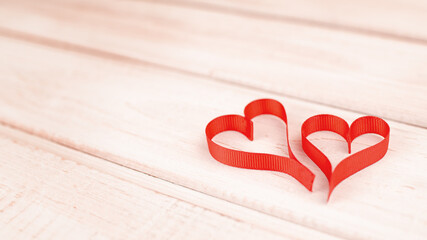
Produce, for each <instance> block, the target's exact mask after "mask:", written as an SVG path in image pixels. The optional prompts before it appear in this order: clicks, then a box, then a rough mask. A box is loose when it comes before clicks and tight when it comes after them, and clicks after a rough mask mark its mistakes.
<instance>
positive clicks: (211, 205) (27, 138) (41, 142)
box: [0, 123, 344, 239]
mask: <svg viewBox="0 0 427 240" xmlns="http://www.w3.org/2000/svg"><path fill="white" fill-rule="evenodd" d="M0 135H1V136H6V137H9V138H11V139H12V140H13V141H14V142H16V143H19V144H21V145H24V146H25V145H27V146H29V147H31V148H35V149H42V150H45V149H46V148H49V150H50V151H53V153H55V154H58V155H59V156H63V157H64V158H65V159H70V160H72V161H74V162H76V163H78V164H83V165H85V166H88V167H90V168H94V169H96V170H97V171H101V172H103V173H106V174H110V173H111V172H112V171H113V170H110V168H108V167H106V166H113V167H114V166H118V167H119V169H120V174H121V175H113V176H114V177H117V178H119V179H120V180H124V181H127V182H130V183H132V184H135V185H138V186H141V187H143V188H146V189H150V190H152V191H154V192H157V193H160V194H162V195H166V196H169V197H172V198H176V199H178V200H181V201H183V202H186V203H189V204H192V205H195V206H198V207H201V208H203V209H205V210H208V211H212V212H214V213H218V214H220V215H222V216H225V217H227V218H230V219H233V220H235V221H239V222H246V223H249V224H251V225H254V226H256V227H259V228H260V229H263V230H266V231H269V232H271V233H273V234H276V235H281V236H284V235H288V234H289V233H287V232H288V231H289V229H284V228H283V224H285V226H287V228H292V229H294V230H295V231H296V232H299V231H305V230H304V229H305V228H306V227H305V226H303V225H301V224H299V223H293V222H289V221H286V220H283V219H280V218H278V217H276V216H272V215H268V214H266V213H263V212H260V211H258V210H255V209H250V208H247V207H245V206H242V205H239V204H236V203H233V202H230V201H227V200H224V199H220V198H217V197H215V196H212V195H209V194H207V193H204V192H200V191H197V190H194V189H191V188H188V187H186V186H182V185H177V184H175V183H173V182H170V181H168V180H164V179H161V178H158V177H156V176H152V175H150V174H147V173H144V172H141V171H139V170H137V169H133V168H130V167H128V166H124V165H122V164H119V163H117V162H113V161H110V160H108V159H105V158H102V157H98V156H96V155H94V154H92V153H90V152H85V151H82V150H80V149H75V148H73V147H70V146H66V145H64V144H62V143H60V142H57V141H54V140H52V139H48V138H43V137H41V136H38V135H35V134H33V133H31V132H28V131H26V130H25V129H19V128H16V127H14V126H11V125H9V124H4V123H0ZM70 155H72V156H73V157H74V158H70V157H69V156H70ZM101 165H102V166H101ZM114 170H117V168H114ZM115 173H117V171H115ZM259 219H263V221H259ZM265 223H268V224H265ZM310 231H311V232H314V234H315V235H317V236H318V237H320V238H321V239H323V238H327V239H338V238H337V236H334V235H331V234H330V233H327V232H322V231H319V230H315V229H310ZM289 236H291V237H292V238H294V237H295V235H293V233H292V234H290V235H289ZM303 238H304V236H301V239H303ZM339 239H344V238H342V237H340V238H339Z"/></svg>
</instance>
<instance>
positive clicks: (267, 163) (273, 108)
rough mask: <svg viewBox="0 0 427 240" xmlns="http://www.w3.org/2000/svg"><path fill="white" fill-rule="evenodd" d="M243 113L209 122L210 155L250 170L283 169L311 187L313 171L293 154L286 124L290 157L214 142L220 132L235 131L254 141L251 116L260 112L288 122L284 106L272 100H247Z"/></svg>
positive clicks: (207, 135)
mask: <svg viewBox="0 0 427 240" xmlns="http://www.w3.org/2000/svg"><path fill="white" fill-rule="evenodd" d="M244 113H245V116H244V117H243V116H240V115H224V116H220V117H217V118H215V119H214V120H212V121H210V122H209V123H208V125H207V126H206V138H207V141H208V147H209V152H210V153H211V155H212V157H214V158H215V159H216V160H218V161H219V162H221V163H224V164H227V165H230V166H234V167H239V168H249V169H259V170H271V171H278V172H284V173H287V174H289V175H291V176H292V177H294V178H295V179H296V180H298V181H299V182H300V183H301V184H302V185H304V186H305V187H306V188H307V189H308V190H310V191H311V190H312V186H313V181H314V177H315V176H314V174H313V173H312V172H311V171H310V170H309V169H308V168H306V167H305V166H304V165H302V164H301V163H300V162H299V161H298V160H297V159H296V158H295V155H294V154H293V153H292V150H291V147H290V145H289V135H288V127H286V138H287V142H288V152H289V157H283V156H277V155H273V154H266V153H250V152H244V151H238V150H233V149H229V148H226V147H223V146H220V145H218V144H216V143H215V142H214V141H212V138H213V137H214V136H215V135H217V134H218V133H220V132H224V131H229V130H231V131H237V132H240V133H242V134H243V135H245V136H246V137H247V138H248V139H249V140H251V141H252V140H253V122H252V119H253V118H254V117H256V116H259V115H262V114H271V115H274V116H277V117H279V118H280V119H282V120H283V121H284V122H285V124H286V125H288V122H287V118H286V111H285V108H284V107H283V105H282V104H281V103H280V102H278V101H276V100H272V99H259V100H255V101H253V102H251V103H249V104H248V105H247V106H246V107H245V110H244Z"/></svg>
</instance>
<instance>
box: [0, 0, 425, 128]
mask: <svg viewBox="0 0 427 240" xmlns="http://www.w3.org/2000/svg"><path fill="white" fill-rule="evenodd" d="M165 13H167V14H165ZM0 26H1V29H0V33H1V34H3V35H16V31H17V32H18V33H19V32H22V33H29V34H33V35H34V36H35V37H36V38H37V37H42V38H44V39H45V40H43V41H45V42H49V41H52V40H57V41H59V42H58V44H59V45H64V46H66V47H69V46H68V45H67V43H71V44H78V45H80V46H83V47H85V48H86V50H88V51H92V52H100V51H103V52H104V53H105V52H107V53H109V54H110V55H114V56H115V57H117V56H119V57H121V58H131V59H133V60H136V61H145V62H147V63H151V64H155V65H160V66H163V67H166V68H169V69H173V70H176V71H184V72H190V73H194V74H201V75H203V76H208V77H210V78H212V79H216V80H218V81H224V82H229V83H233V84H236V85H239V86H242V87H249V88H257V89H262V90H264V91H265V92H270V93H276V94H280V95H284V96H290V97H294V98H298V99H304V100H308V101H311V102H317V103H322V104H326V105H330V106H335V107H339V108H342V109H349V110H352V111H356V112H360V113H364V114H370V115H378V116H381V117H383V118H386V119H392V120H396V121H400V122H405V123H409V124H413V125H417V126H422V127H427V110H426V109H427V95H426V94H425V93H426V92H427V81H425V79H426V78H427V70H426V68H425V63H426V62H427V45H424V44H414V43H411V42H405V41H398V40H395V39H387V38H381V37H377V36H368V35H363V34H359V33H352V32H342V31H338V30H332V29H327V28H320V27H316V26H302V25H298V24H294V23H288V22H278V21H270V20H265V19H257V18H254V17H250V16H235V15H233V14H229V13H221V12H215V11H210V10H203V9H202V10H198V9H193V8H188V7H186V5H184V6H183V7H180V6H177V5H167V4H156V3H150V2H148V3H147V2H142V1H97V0H91V1H69V0H64V1H53V2H52V1H51V0H45V1H37V3H32V2H24V3H20V1H18V2H7V3H5V4H4V5H3V7H2V8H1V9H0ZM104 55H106V54H104Z"/></svg>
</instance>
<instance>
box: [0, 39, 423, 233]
mask: <svg viewBox="0 0 427 240" xmlns="http://www.w3.org/2000/svg"><path fill="white" fill-rule="evenodd" d="M0 46H1V48H2V55H1V58H0V73H1V81H2V88H1V89H0V96H1V97H0V121H1V122H2V123H4V124H8V125H11V126H13V127H15V128H18V129H22V130H24V131H27V132H30V133H33V134H36V135H38V136H41V137H43V138H48V139H51V140H53V141H55V142H58V143H60V144H63V145H66V146H69V147H72V148H76V149H79V150H81V151H85V152H87V153H90V154H93V155H96V156H99V157H102V158H104V159H108V160H110V161H113V162H117V163H119V164H121V165H124V166H127V167H130V168H133V169H136V170H138V171H142V172H145V173H148V174H150V175H153V176H156V177H159V178H162V179H165V180H168V181H170V182H173V183H176V184H178V185H182V186H185V187H188V188H191V189H194V190H197V191H200V192H204V193H206V194H208V195H211V196H215V197H218V198H220V199H224V200H227V201H230V202H233V203H236V204H239V205H241V206H245V207H248V208H250V209H254V210H257V211H260V212H263V213H267V214H270V215H272V216H275V217H278V218H281V219H285V220H288V221H290V222H293V223H296V224H299V225H302V226H306V227H310V228H313V229H316V230H318V231H322V232H324V233H327V234H329V235H333V236H337V237H343V238H349V239H378V238H387V239H401V238H403V237H405V238H414V239H417V238H418V239H422V238H423V237H425V236H426V234H427V230H426V229H427V228H426V222H427V206H426V205H425V202H426V199H427V189H426V188H427V186H426V184H425V182H426V180H427V176H426V175H425V174H424V170H423V169H425V168H426V164H427V163H426V161H425V159H426V157H427V153H426V151H427V150H426V149H425V147H424V145H425V143H427V130H426V129H423V128H417V127H412V126H408V125H405V124H400V123H396V122H393V121H389V124H390V126H391V129H392V130H391V141H390V150H389V152H388V153H387V155H386V157H385V158H384V159H383V160H382V161H380V162H378V163H377V164H375V165H373V166H371V167H369V168H368V169H365V170H363V171H362V172H360V173H358V174H356V175H354V176H352V177H351V178H350V179H348V180H347V181H345V182H343V183H342V184H341V185H340V186H338V188H337V189H336V190H335V191H334V194H333V195H332V200H331V201H330V202H329V204H326V195H327V182H326V179H325V178H324V177H323V176H322V175H321V173H320V171H319V170H318V169H317V167H315V165H314V163H312V162H311V161H310V160H309V159H308V158H307V157H306V156H305V155H304V153H303V152H302V150H301V147H300V137H299V134H300V133H299V127H300V125H301V123H302V122H303V121H304V120H305V119H306V118H308V117H309V116H312V115H315V114H319V113H330V114H336V115H339V116H341V117H343V118H345V119H347V120H353V119H355V118H356V117H358V116H360V115H359V114H356V113H352V112H348V111H343V110H339V109H334V108H330V107H325V106H322V105H318V104H311V103H306V102H303V101H299V100H293V99H286V98H282V97H280V96H277V95H274V94H265V93H263V92H259V91H256V90H248V89H244V88H240V87H236V86H233V85H228V84H224V83H219V82H215V81H210V80H209V78H202V77H196V76H193V77H192V76H189V75H185V74H179V73H176V72H166V71H165V70H162V69H158V68H155V67H154V68H153V67H149V66H145V65H144V64H138V63H135V64H131V63H129V62H125V61H119V60H114V61H113V60H107V59H103V58H101V57H99V56H98V57H91V56H89V55H88V53H85V54H81V53H73V52H69V51H63V50H60V49H54V48H50V47H43V46H42V45H40V44H34V45H32V44H28V43H25V42H14V41H12V40H10V39H2V40H1V44H0ZM68 50H72V49H70V48H68ZM74 50H78V49H74ZM259 97H273V98H276V99H278V100H280V101H281V102H283V103H284V105H285V107H286V109H287V111H288V118H289V125H290V136H291V139H292V141H291V146H292V147H293V149H294V150H295V152H294V153H295V154H296V156H297V157H298V158H299V159H300V160H301V162H302V163H303V164H305V165H306V166H308V167H309V168H310V169H312V170H313V171H314V173H315V174H316V175H317V176H318V177H317V179H316V181H315V185H314V192H313V193H310V192H308V191H307V190H305V189H304V188H303V187H302V186H301V185H299V184H298V183H297V182H296V181H295V180H294V179H292V178H291V177H289V176H287V175H285V174H280V173H272V172H266V171H252V170H245V169H237V168H232V167H228V166H225V165H222V164H220V163H218V162H216V161H215V160H213V159H212V158H211V157H210V155H209V153H208V151H207V147H206V143H205V141H206V140H205V136H204V127H205V125H206V124H207V122H208V121H209V120H211V119H212V118H214V117H216V116H218V115H221V114H228V113H242V111H243V107H244V106H245V104H246V103H248V102H249V101H251V100H254V99H256V98H259ZM256 128H257V129H258V128H259V129H260V130H259V131H258V132H256V136H255V138H256V141H255V144H259V145H258V146H259V148H253V147H252V146H253V145H249V146H247V145H245V144H243V143H244V142H242V141H243V140H242V138H241V136H239V135H236V134H234V135H232V136H233V137H232V138H231V139H229V140H228V142H225V139H223V138H220V139H219V140H218V141H223V142H224V143H226V144H232V145H233V146H236V147H242V148H243V147H246V148H247V147H249V148H250V149H252V150H259V151H265V152H273V153H274V152H275V151H276V153H277V152H278V153H280V154H285V153H284V152H283V150H282V149H283V148H284V146H285V145H284V144H285V143H284V142H283V139H284V136H283V133H284V131H283V130H284V126H282V125H281V123H280V122H278V121H277V120H275V119H269V118H267V119H266V118H261V119H260V120H259V121H257V123H256ZM263 129H264V130H263ZM279 130H280V131H279ZM317 137H318V138H319V136H317ZM329 138H330V137H329V136H326V137H325V136H321V138H320V139H321V140H323V142H319V141H316V144H319V145H320V147H322V148H324V149H325V150H326V151H330V148H331V147H328V146H332V145H331V140H329V141H327V140H328V139H329ZM258 139H261V141H260V140H258ZM375 140H378V139H375V138H374V139H369V138H368V139H360V140H358V141H356V143H355V144H354V146H353V147H354V148H357V149H360V148H363V147H364V146H366V144H369V143H372V141H375ZM230 141H231V142H230ZM325 141H326V142H325ZM332 142H334V141H333V140H332ZM239 143H240V144H239ZM234 144H236V145H234ZM339 147H340V146H337V148H336V149H333V150H334V152H335V155H333V156H332V157H333V158H337V159H338V157H341V156H342V155H344V152H345V149H342V151H341V150H339V151H337V149H340V148H339ZM341 147H343V146H342V144H341ZM270 149H277V150H275V151H271V150H270Z"/></svg>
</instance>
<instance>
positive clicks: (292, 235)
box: [0, 126, 332, 239]
mask: <svg viewBox="0 0 427 240" xmlns="http://www.w3.org/2000/svg"><path fill="white" fill-rule="evenodd" d="M0 166H1V167H0V179H1V184H0V226H1V227H0V235H1V236H2V239H200V238H201V237H203V239H236V238H238V239H261V238H262V239H313V238H315V239H330V238H332V236H327V235H324V234H321V233H319V232H316V231H314V230H310V229H305V228H303V227H300V226H298V225H294V224H291V223H287V222H285V221H281V220H279V219H277V218H276V219H275V218H273V217H269V216H266V215H264V214H262V213H259V212H254V211H251V210H249V209H246V208H242V207H238V206H236V205H233V204H231V203H227V202H224V201H221V200H219V199H216V198H212V197H209V196H207V195H204V194H201V193H197V192H194V191H191V190H188V189H184V188H182V187H179V186H176V185H174V184H171V183H168V182H165V181H163V180H160V179H156V178H154V177H150V176H148V175H145V174H142V173H140V172H135V171H133V170H130V169H127V168H124V167H121V166H118V165H116V164H113V163H109V162H106V161H104V160H102V159H99V158H96V157H92V156H88V155H86V154H83V153H80V152H77V151H74V150H70V149H67V148H65V147H62V146H59V145H57V144H54V143H52V142H48V141H46V140H42V139H40V138H37V137H34V136H29V135H28V134H25V133H21V132H17V131H16V130H12V129H9V128H6V127H4V126H0ZM165 193H166V195H165ZM169 194H173V195H174V196H173V197H171V196H168V195H169ZM184 195H185V196H184ZM181 197H183V198H184V199H185V200H180V198H181ZM186 200H190V202H196V203H197V205H194V204H192V203H190V202H188V201H186ZM213 204H215V205H216V207H215V206H214V205H213ZM200 205H205V206H208V205H211V206H208V208H204V207H200ZM218 206H221V207H220V208H218ZM212 207H213V208H217V209H219V210H220V212H217V211H212V210H209V208H212ZM236 210H237V211H236ZM237 212H238V213H239V214H237V215H236V214H235V213H237ZM242 216H243V218H242ZM254 217H256V219H257V220H258V221H253V220H251V219H253V218H254ZM259 220H262V221H259ZM248 221H249V222H253V223H248ZM326 237H327V238H326Z"/></svg>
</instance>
